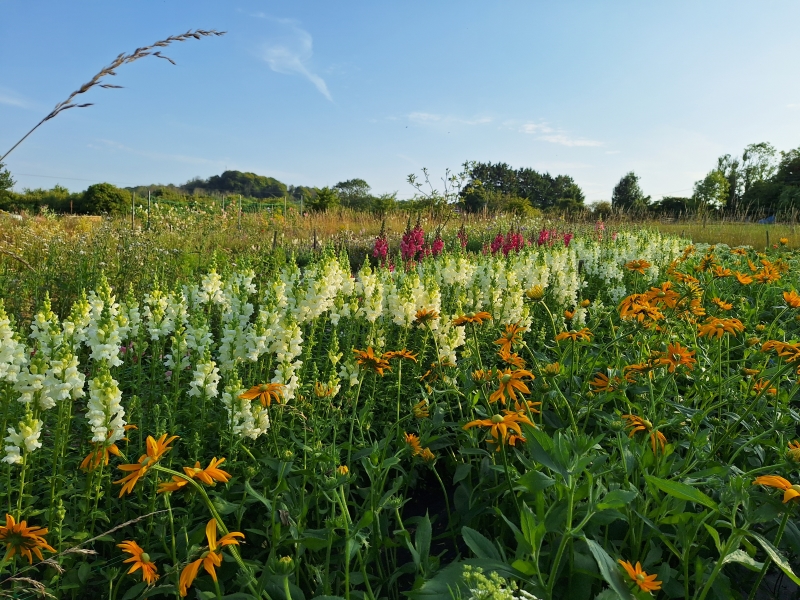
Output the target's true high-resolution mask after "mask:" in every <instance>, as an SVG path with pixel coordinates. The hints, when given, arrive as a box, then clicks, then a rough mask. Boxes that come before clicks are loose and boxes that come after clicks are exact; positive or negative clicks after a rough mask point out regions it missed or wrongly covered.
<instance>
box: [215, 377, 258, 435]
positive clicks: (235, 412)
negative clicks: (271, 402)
mask: <svg viewBox="0 0 800 600" xmlns="http://www.w3.org/2000/svg"><path fill="white" fill-rule="evenodd" d="M244 391H245V390H244V389H243V388H242V382H241V381H240V380H239V379H238V378H234V379H232V380H231V381H230V382H229V383H228V384H227V385H226V386H225V389H224V390H223V392H222V397H221V400H222V405H223V406H224V407H225V410H226V411H227V412H228V419H229V425H230V427H231V430H232V431H233V434H234V435H238V436H240V437H246V438H250V439H252V440H254V439H256V438H257V437H259V436H261V435H264V434H265V433H266V432H267V430H268V429H269V425H270V422H269V411H267V409H265V408H264V407H262V406H261V403H260V402H253V401H251V400H245V399H244V398H240V397H239V396H240V395H241V394H242V393H244Z"/></svg>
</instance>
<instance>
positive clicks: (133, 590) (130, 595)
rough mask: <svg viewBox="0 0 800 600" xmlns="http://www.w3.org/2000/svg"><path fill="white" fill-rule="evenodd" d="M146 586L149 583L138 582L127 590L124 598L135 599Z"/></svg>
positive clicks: (124, 599)
mask: <svg viewBox="0 0 800 600" xmlns="http://www.w3.org/2000/svg"><path fill="white" fill-rule="evenodd" d="M145 587H147V584H146V583H145V582H144V581H142V582H140V583H137V584H136V585H135V586H133V587H132V588H131V589H129V590H128V591H127V592H125V595H124V596H123V597H122V600H133V599H134V598H138V597H139V594H140V593H141V591H142V590H143V589H144V588H145Z"/></svg>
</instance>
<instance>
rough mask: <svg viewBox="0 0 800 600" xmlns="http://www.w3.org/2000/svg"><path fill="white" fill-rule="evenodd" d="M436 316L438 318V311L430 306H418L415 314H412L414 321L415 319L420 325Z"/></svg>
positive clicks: (434, 318)
mask: <svg viewBox="0 0 800 600" xmlns="http://www.w3.org/2000/svg"><path fill="white" fill-rule="evenodd" d="M438 318H439V313H438V312H437V311H435V310H433V309H431V308H420V309H419V310H418V311H417V314H416V315H414V321H416V322H417V323H419V324H420V325H424V324H426V323H430V322H431V321H435V320H436V319H438Z"/></svg>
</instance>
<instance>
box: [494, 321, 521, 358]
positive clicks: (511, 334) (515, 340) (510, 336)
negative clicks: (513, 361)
mask: <svg viewBox="0 0 800 600" xmlns="http://www.w3.org/2000/svg"><path fill="white" fill-rule="evenodd" d="M522 330H523V327H521V326H520V325H517V324H516V323H514V324H511V325H506V330H505V332H504V333H503V335H501V336H500V337H499V338H498V339H496V340H495V341H494V343H495V344H497V345H498V346H500V350H499V352H511V349H512V346H514V345H515V344H519V343H520V342H521V341H522Z"/></svg>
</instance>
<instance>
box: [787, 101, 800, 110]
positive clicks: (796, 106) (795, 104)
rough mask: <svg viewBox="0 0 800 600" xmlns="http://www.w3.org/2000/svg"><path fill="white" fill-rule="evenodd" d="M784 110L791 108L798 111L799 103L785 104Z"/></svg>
mask: <svg viewBox="0 0 800 600" xmlns="http://www.w3.org/2000/svg"><path fill="white" fill-rule="evenodd" d="M786 108H791V109H794V110H797V109H800V102H794V103H792V104H787V105H786Z"/></svg>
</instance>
